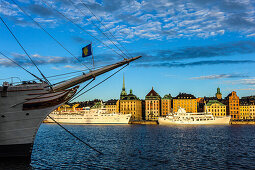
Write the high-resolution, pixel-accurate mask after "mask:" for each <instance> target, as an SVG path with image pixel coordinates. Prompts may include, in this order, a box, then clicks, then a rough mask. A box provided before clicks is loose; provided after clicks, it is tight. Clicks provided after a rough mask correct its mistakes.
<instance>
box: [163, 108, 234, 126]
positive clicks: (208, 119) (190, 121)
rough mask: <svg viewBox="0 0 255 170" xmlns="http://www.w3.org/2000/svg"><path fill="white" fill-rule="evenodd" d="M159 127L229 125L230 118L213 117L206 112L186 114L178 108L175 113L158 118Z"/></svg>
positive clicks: (182, 109)
mask: <svg viewBox="0 0 255 170" xmlns="http://www.w3.org/2000/svg"><path fill="white" fill-rule="evenodd" d="M158 122H159V124H160V125H229V122H230V117H229V116H224V117H214V116H213V115H212V114H210V113H208V112H201V113H186V111H185V109H184V108H179V109H178V111H177V112H176V113H172V114H169V115H168V116H166V117H159V119H158Z"/></svg>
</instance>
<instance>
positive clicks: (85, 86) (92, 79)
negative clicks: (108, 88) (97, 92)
mask: <svg viewBox="0 0 255 170" xmlns="http://www.w3.org/2000/svg"><path fill="white" fill-rule="evenodd" d="M94 80H95V78H93V79H92V80H91V81H90V82H89V83H88V84H86V85H85V86H84V87H83V88H81V89H80V90H79V91H78V92H77V93H76V94H75V95H73V97H72V98H74V97H75V96H77V95H78V94H79V93H80V92H81V91H82V90H84V89H85V88H86V87H87V86H88V85H89V84H90V83H92V82H93V81H94Z"/></svg>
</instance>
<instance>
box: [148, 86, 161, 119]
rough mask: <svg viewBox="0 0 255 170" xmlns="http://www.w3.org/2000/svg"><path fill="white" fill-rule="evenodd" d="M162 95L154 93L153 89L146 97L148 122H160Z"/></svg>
mask: <svg viewBox="0 0 255 170" xmlns="http://www.w3.org/2000/svg"><path fill="white" fill-rule="evenodd" d="M160 101H161V97H160V95H159V94H158V93H157V92H155V91H154V89H153V87H152V89H151V91H150V92H149V93H148V94H147V95H146V96H145V119H146V120H158V117H159V116H160V108H161V107H160V103H161V102H160Z"/></svg>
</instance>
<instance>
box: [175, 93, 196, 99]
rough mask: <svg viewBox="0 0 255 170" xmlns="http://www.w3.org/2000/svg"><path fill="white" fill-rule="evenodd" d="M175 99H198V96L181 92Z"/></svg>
mask: <svg viewBox="0 0 255 170" xmlns="http://www.w3.org/2000/svg"><path fill="white" fill-rule="evenodd" d="M174 99H196V97H195V96H194V95H192V94H187V93H179V94H178V95H177V96H176V97H174Z"/></svg>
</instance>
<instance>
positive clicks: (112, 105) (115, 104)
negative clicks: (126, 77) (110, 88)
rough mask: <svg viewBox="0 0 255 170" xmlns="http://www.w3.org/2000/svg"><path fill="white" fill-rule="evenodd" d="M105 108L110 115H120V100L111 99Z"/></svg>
mask: <svg viewBox="0 0 255 170" xmlns="http://www.w3.org/2000/svg"><path fill="white" fill-rule="evenodd" d="M105 108H106V110H107V112H108V113H118V112H119V100H116V99H111V100H108V101H106V102H105Z"/></svg>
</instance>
